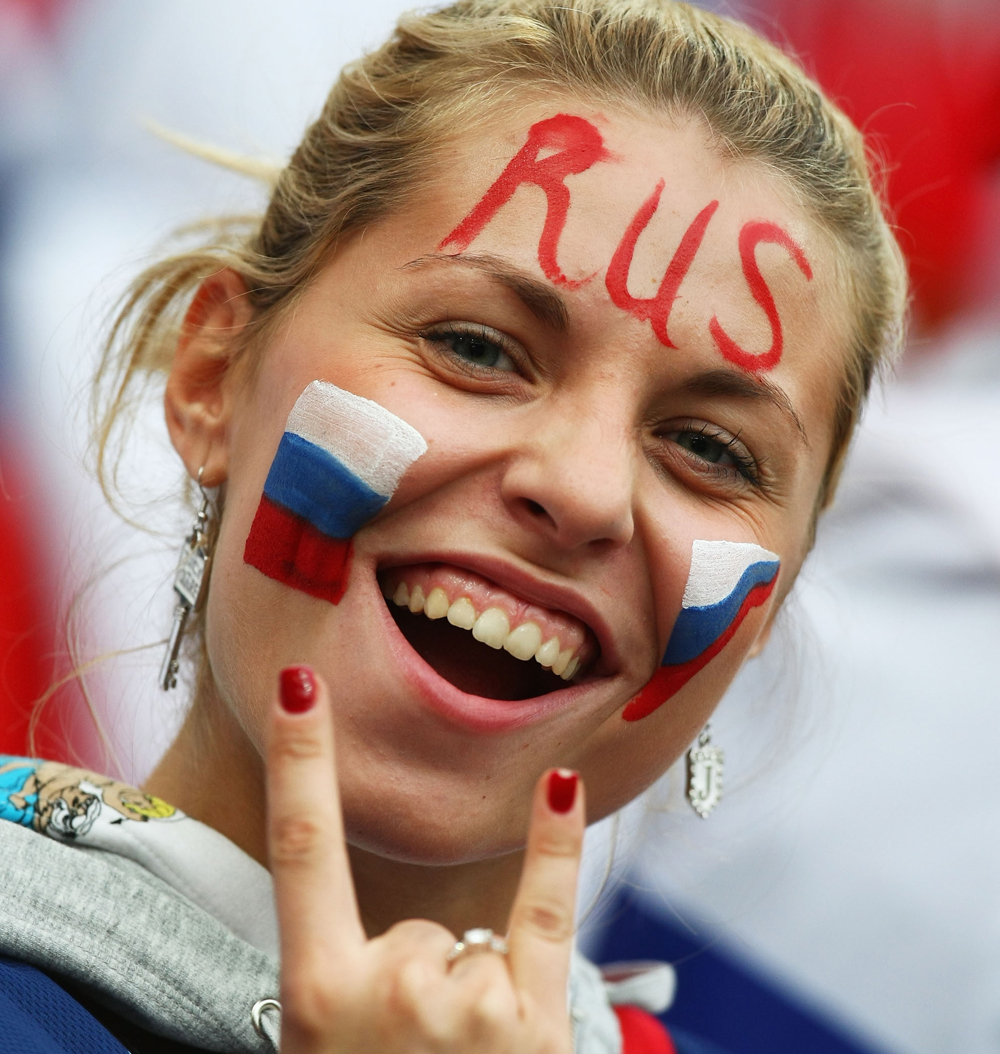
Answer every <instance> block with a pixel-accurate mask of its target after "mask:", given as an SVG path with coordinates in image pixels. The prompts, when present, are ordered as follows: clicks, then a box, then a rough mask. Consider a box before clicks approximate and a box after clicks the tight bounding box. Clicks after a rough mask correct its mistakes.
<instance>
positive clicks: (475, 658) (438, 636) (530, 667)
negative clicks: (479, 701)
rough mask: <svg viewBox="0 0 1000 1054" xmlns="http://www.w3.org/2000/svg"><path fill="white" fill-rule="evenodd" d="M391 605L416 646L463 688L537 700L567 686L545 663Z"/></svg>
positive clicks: (488, 696)
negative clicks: (522, 656) (507, 650)
mask: <svg viewBox="0 0 1000 1054" xmlns="http://www.w3.org/2000/svg"><path fill="white" fill-rule="evenodd" d="M390 610H392V615H393V618H395V620H396V624H397V625H398V626H399V628H400V630H401V631H402V634H403V636H404V637H406V639H407V641H409V643H410V646H411V647H412V648H413V650H414V651H415V652H416V653H417V654H418V655H419V656H420V657H421V658H422V659H423V660H424V662H426V663H427V664H428V665H429V666H432V667H433V668H434V669H435V670H436V671H437V672H438V673H439V674H440V675H441V676H442V677H443V678H444V679H445V680H446V681H449V682H450V683H451V684H453V685H454V686H455V687H456V688H458V689H459V690H460V691H463V692H468V693H469V694H470V695H481V696H483V697H485V698H486V699H532V698H534V697H535V696H536V695H544V694H545V693H546V692H553V691H555V690H556V689H558V688H565V687H566V682H565V681H563V680H561V679H560V678H559V677H556V675H555V674H553V673H552V672H550V671H549V670H547V669H545V667H544V666H541V665H540V664H539V663H537V662H534V661H533V660H529V661H528V662H523V661H522V660H521V659H515V658H514V656H513V655H508V654H507V652H505V651H503V650H494V649H493V648H491V647H489V646H488V645H486V644H483V643H481V642H480V641H477V640H476V639H475V637H473V636H472V634H471V633H470V632H469V631H468V630H465V629H459V628H458V627H457V626H452V625H451V624H450V623H449V622H447V621H446V620H445V619H434V620H431V619H429V618H427V617H426V616H425V615H419V614H418V615H414V614H412V613H411V612H409V611H407V610H406V609H405V608H397V607H392V608H390Z"/></svg>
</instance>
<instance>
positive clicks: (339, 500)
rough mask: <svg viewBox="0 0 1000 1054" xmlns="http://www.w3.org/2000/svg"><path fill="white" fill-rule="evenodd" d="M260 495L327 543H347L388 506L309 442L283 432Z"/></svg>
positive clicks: (333, 458) (382, 498)
mask: <svg viewBox="0 0 1000 1054" xmlns="http://www.w3.org/2000/svg"><path fill="white" fill-rule="evenodd" d="M264 493H265V494H266V495H267V497H268V498H270V500H271V501H273V502H275V503H276V504H278V505H281V506H282V507H283V508H286V509H288V511H289V512H293V513H295V515H296V516H301V517H302V518H303V519H305V520H308V521H309V523H311V524H312V525H313V526H314V527H315V528H316V529H317V530H319V531H322V533H323V534H325V535H327V536H328V537H330V538H350V537H351V536H352V535H353V534H354V533H355V532H356V531H357V530H358V529H359V528H361V527H363V526H364V525H365V524H366V523H367V522H368V521H369V520H370V519H372V518H373V517H374V516H375V515H376V513H378V512H379V510H380V509H381V508H382V507H383V506H384V505H385V503H386V502H387V501H388V500H389V499H388V498H387V497H385V496H384V495H382V494H378V493H376V492H375V491H374V490H372V488H371V487H369V486H368V484H367V483H365V482H364V480H362V479H359V478H358V477H357V476H356V475H355V474H354V473H353V472H352V471H351V470H350V469H349V468H347V466H346V465H344V464H343V462H341V461H339V460H338V459H337V458H335V457H334V456H333V455H332V454H329V453H327V452H326V451H325V450H324V449H323V448H322V447H319V446H317V445H316V444H315V443H310V442H309V440H308V439H303V438H302V436H300V435H296V434H295V433H294V432H285V434H284V435H283V436H282V437H281V442H280V443H279V444H278V452H277V453H276V454H275V455H274V461H273V462H271V471H270V472H268V474H267V481H266V482H265V484H264Z"/></svg>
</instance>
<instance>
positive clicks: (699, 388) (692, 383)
mask: <svg viewBox="0 0 1000 1054" xmlns="http://www.w3.org/2000/svg"><path fill="white" fill-rule="evenodd" d="M683 389H684V391H686V392H689V393H690V394H692V395H708V396H712V395H729V396H736V397H737V398H740V399H751V400H754V401H757V402H768V403H770V404H771V405H772V406H775V407H776V408H777V409H778V410H780V411H781V413H782V414H784V416H785V417H786V418H787V419H788V420H789V421H791V423H792V424H793V425H794V426H795V431H796V432H798V434H799V438H800V439H801V440H802V442H803V443H804V444H805V445H806V447H808V446H809V438H808V437H807V436H806V430H805V428H804V427H803V425H802V419H801V418H800V417H799V415H798V414H797V413H796V412H795V407H794V406H792V404H791V401H790V400H789V398H788V396H787V395H786V394H785V393H784V392H783V391H782V390H781V388H779V387H778V386H777V385H776V384H775V383H774V382H773V381H769V380H768V379H767V378H766V377H757V376H751V375H750V374H748V373H743V372H736V371H735V370H708V371H707V372H705V373H699V374H698V375H697V376H695V377H691V378H689V379H688V380H687V381H685V382H684V385H683Z"/></svg>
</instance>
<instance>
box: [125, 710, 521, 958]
mask: <svg viewBox="0 0 1000 1054" xmlns="http://www.w3.org/2000/svg"><path fill="white" fill-rule="evenodd" d="M143 790H145V791H146V792H147V793H149V794H154V795H156V796H157V797H159V798H163V799H164V800H165V801H168V802H170V803H171V805H175V806H177V808H179V809H182V810H183V811H184V812H185V813H187V815H188V816H190V817H192V818H193V819H195V820H199V821H200V822H201V823H204V824H207V825H208V826H209V827H213V828H215V830H217V831H219V832H220V833H221V834H224V835H225V836H226V837H227V838H228V839H229V840H230V841H231V842H234V843H235V844H236V845H238V846H239V847H240V849H242V850H243V851H244V852H245V853H247V854H248V855H249V856H251V857H253V858H254V859H255V860H256V861H257V862H258V863H260V864H262V865H263V866H264V867H267V866H268V859H267V837H266V827H265V823H266V820H265V817H266V810H265V787H264V764H263V759H262V757H261V754H260V750H259V748H258V747H257V745H256V744H254V743H253V742H252V741H251V740H250V739H249V738H248V736H247V734H246V731H245V729H244V728H243V727H242V726H241V725H240V723H239V722H238V721H237V720H236V718H235V716H234V715H233V714H232V712H231V711H230V710H229V708H228V707H227V706H226V705H225V703H223V702H222V700H220V699H218V698H215V697H214V693H213V697H212V698H207V693H202V694H201V695H200V697H199V698H198V699H197V700H196V701H195V703H194V705H193V706H192V707H191V710H190V711H189V713H188V715H187V718H186V719H185V721H184V724H183V725H182V726H181V730H180V732H179V733H178V735H177V738H176V739H175V740H174V742H173V743H172V744H171V746H170V748H169V749H168V750H167V752H166V754H165V755H164V756H163V758H162V760H161V761H160V763H159V765H157V767H156V769H155V770H154V771H153V773H152V774H151V775H150V777H149V779H148V780H146V782H145V783H144V784H143ZM349 853H350V860H351V870H352V873H353V877H354V887H355V891H356V894H357V900H358V908H359V911H360V914H361V921H362V923H363V925H364V928H365V931H366V932H367V933H368V936H369V937H375V936H378V935H379V934H380V933H384V932H385V931H386V930H387V929H389V928H390V927H391V926H393V925H394V924H395V923H397V922H400V921H402V920H403V919H414V918H421V919H430V920H432V921H434V922H437V923H439V924H440V925H442V926H445V927H446V928H447V929H449V930H451V932H452V933H454V934H456V935H461V934H462V933H464V932H465V930H467V929H471V928H472V927H474V926H489V927H491V928H492V929H494V930H495V931H497V932H498V933H502V932H504V931H505V930H506V928H507V916H508V914H509V912H510V906H511V904H512V902H513V899H514V894H515V892H516V889H517V882H518V878H519V877H520V873H521V866H522V861H523V854H522V853H520V852H517V853H511V854H508V855H507V856H502V857H497V858H492V859H489V860H481V861H473V862H471V863H464V864H456V865H435V866H429V865H423V864H413V863H401V862H399V861H396V860H390V859H387V858H386V857H382V856H378V855H377V854H375V853H371V852H367V851H365V850H362V849H357V848H355V847H353V846H351V847H349Z"/></svg>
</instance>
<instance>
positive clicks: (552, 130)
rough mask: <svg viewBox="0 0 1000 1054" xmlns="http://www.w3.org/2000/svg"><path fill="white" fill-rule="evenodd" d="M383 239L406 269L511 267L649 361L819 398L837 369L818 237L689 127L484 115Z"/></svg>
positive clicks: (684, 121) (839, 298)
mask: <svg viewBox="0 0 1000 1054" xmlns="http://www.w3.org/2000/svg"><path fill="white" fill-rule="evenodd" d="M392 226H393V228H394V230H395V231H396V233H397V234H401V235H403V238H402V240H403V241H405V243H406V244H405V248H404V247H403V246H400V252H401V253H402V254H403V255H407V257H408V259H413V258H417V257H424V256H426V255H427V254H433V255H436V256H437V257H440V258H448V257H472V256H476V255H480V256H482V255H486V256H492V257H495V258H497V259H502V260H504V261H509V262H510V263H511V264H513V265H514V266H516V267H517V268H519V269H520V270H522V271H523V272H525V273H529V274H531V275H533V276H535V277H537V278H538V279H540V280H541V281H543V282H546V283H548V284H549V285H550V286H552V287H553V288H554V290H555V291H558V293H559V294H560V295H561V296H562V298H563V300H564V301H565V303H566V304H567V306H568V308H569V313H570V315H571V321H572V317H575V318H576V319H577V320H578V321H582V322H583V323H584V324H585V325H586V326H587V327H589V331H590V332H591V333H596V332H597V331H598V329H601V332H606V333H610V332H611V329H613V328H614V327H615V326H617V327H619V329H621V327H628V326H631V327H632V329H633V330H635V327H636V324H637V323H638V324H639V328H640V329H641V331H642V332H643V333H645V334H646V335H647V336H648V337H649V339H650V342H651V343H652V344H655V345H656V346H657V347H659V348H662V347H664V346H665V347H669V348H677V349H683V350H685V351H687V352H689V353H690V354H691V355H692V356H694V357H696V358H701V359H705V360H708V359H710V358H714V359H715V360H718V358H719V355H720V353H723V354H724V357H725V358H727V359H729V361H730V362H734V363H736V364H737V365H738V366H739V367H740V368H742V369H745V370H746V371H747V372H749V373H751V374H753V375H757V376H762V375H765V374H766V375H768V376H769V377H770V378H771V379H779V378H780V377H781V376H782V375H785V374H789V372H790V370H791V369H792V367H794V368H795V369H794V372H795V373H796V374H797V376H795V377H791V376H790V377H789V378H788V379H789V387H790V389H791V388H794V389H800V390H802V391H803V393H804V392H805V391H806V390H808V389H815V390H816V391H818V392H819V393H820V395H822V394H824V393H825V394H826V395H827V396H828V397H829V396H831V395H832V389H833V388H834V387H835V386H836V383H837V381H836V379H835V378H838V377H839V376H840V375H841V374H842V371H843V368H844V355H845V354H846V348H847V339H846V338H847V331H848V321H847V320H848V318H849V311H848V310H847V308H848V304H847V302H846V297H845V295H844V294H843V292H842V289H841V283H840V282H839V280H838V268H837V258H838V254H837V251H836V248H835V245H834V242H833V239H832V237H831V236H829V235H828V234H827V233H826V232H825V231H824V230H823V229H822V228H821V227H820V226H819V225H818V224H817V223H816V222H814V221H813V220H812V219H811V218H810V217H809V216H808V215H807V213H806V212H805V210H804V209H803V207H802V206H801V204H800V201H799V198H798V196H797V195H796V193H795V192H794V191H793V189H792V188H791V187H790V185H789V183H788V182H787V181H786V179H785V178H784V177H782V176H781V175H780V174H778V173H776V172H775V171H773V170H771V169H769V168H768V167H767V166H766V165H765V164H764V163H762V162H758V161H753V160H734V159H733V158H731V157H729V156H727V155H726V153H725V151H724V150H723V149H722V147H721V146H720V144H719V143H718V142H717V141H716V140H715V139H714V138H713V136H712V135H711V133H710V131H709V129H708V128H707V127H706V125H705V124H704V122H702V121H700V120H697V119H694V118H690V117H683V116H681V117H673V116H670V115H662V116H656V115H643V114H637V113H628V112H624V111H616V110H611V109H607V108H606V109H604V110H597V109H595V108H594V107H593V105H587V104H585V103H583V102H577V101H572V100H560V101H556V100H545V101H539V102H535V103H531V104H528V105H525V106H522V107H519V108H516V109H514V108H512V109H511V110H510V111H509V112H503V111H500V112H497V113H494V114H492V115H491V116H490V119H489V120H484V121H481V122H480V123H478V124H477V125H475V126H473V127H470V128H468V129H466V130H464V131H460V132H457V133H456V134H454V135H453V137H452V138H451V139H450V140H449V142H448V143H447V144H446V145H445V146H444V147H443V148H442V149H441V151H440V156H439V163H438V164H437V165H436V166H435V169H434V171H433V172H432V173H429V178H428V182H427V184H426V185H425V187H424V188H423V189H422V191H421V192H420V193H419V194H418V195H417V196H416V200H414V201H413V202H411V205H410V207H409V208H408V209H407V210H405V212H403V213H402V214H396V216H395V217H393V223H392ZM401 262H403V261H402V258H401ZM602 327H604V328H602ZM607 327H611V329H608V328H607ZM790 394H791V391H790ZM827 401H830V399H829V398H828V399H827Z"/></svg>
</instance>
